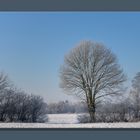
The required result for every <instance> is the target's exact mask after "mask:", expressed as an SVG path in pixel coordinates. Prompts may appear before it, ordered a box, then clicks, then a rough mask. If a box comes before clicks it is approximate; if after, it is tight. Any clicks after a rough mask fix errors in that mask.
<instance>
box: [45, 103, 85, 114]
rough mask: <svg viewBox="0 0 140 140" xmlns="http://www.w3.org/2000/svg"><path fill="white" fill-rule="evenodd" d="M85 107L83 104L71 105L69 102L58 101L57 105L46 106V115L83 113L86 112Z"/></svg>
mask: <svg viewBox="0 0 140 140" xmlns="http://www.w3.org/2000/svg"><path fill="white" fill-rule="evenodd" d="M87 110H88V109H87V106H86V104H85V103H81V102H77V103H72V102H69V101H67V100H66V101H59V102H57V103H50V104H48V105H47V113H48V114H60V113H85V112H87Z"/></svg>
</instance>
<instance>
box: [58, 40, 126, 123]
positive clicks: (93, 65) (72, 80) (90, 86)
mask: <svg viewBox="0 0 140 140" xmlns="http://www.w3.org/2000/svg"><path fill="white" fill-rule="evenodd" d="M60 78H61V84H60V86H61V88H63V89H64V90H66V91H69V92H70V93H73V94H74V95H76V96H78V97H79V98H80V99H81V100H83V101H85V102H86V103H87V106H88V111H89V114H90V118H91V122H94V121H95V112H96V105H97V104H98V103H99V102H100V101H101V98H104V97H105V96H109V95H117V93H118V92H119V91H120V90H119V88H120V85H121V84H122V83H123V82H124V81H125V80H126V77H125V75H124V74H123V71H122V69H121V68H120V66H119V64H118V62H117V58H116V56H115V55H114V54H113V53H112V52H111V51H110V50H109V49H107V48H106V47H105V46H104V45H102V44H99V43H94V42H91V41H82V42H81V43H80V44H79V45H78V46H77V47H75V48H73V49H72V50H71V52H70V53H69V54H67V55H66V56H65V59H64V65H63V66H62V67H61V70H60Z"/></svg>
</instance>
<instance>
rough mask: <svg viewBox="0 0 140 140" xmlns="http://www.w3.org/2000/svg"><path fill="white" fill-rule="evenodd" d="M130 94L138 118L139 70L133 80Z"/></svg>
mask: <svg viewBox="0 0 140 140" xmlns="http://www.w3.org/2000/svg"><path fill="white" fill-rule="evenodd" d="M130 95H131V100H132V104H133V107H134V117H135V118H136V119H138V118H139V117H140V116H139V111H140V72H138V73H137V74H136V76H135V77H134V79H133V80H132V90H131V92H130Z"/></svg>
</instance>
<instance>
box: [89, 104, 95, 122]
mask: <svg viewBox="0 0 140 140" xmlns="http://www.w3.org/2000/svg"><path fill="white" fill-rule="evenodd" d="M88 110H89V115H90V122H95V121H96V117H95V106H93V105H89V106H88Z"/></svg>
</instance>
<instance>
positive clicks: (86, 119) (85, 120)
mask: <svg viewBox="0 0 140 140" xmlns="http://www.w3.org/2000/svg"><path fill="white" fill-rule="evenodd" d="M77 120H78V121H79V123H90V116H89V114H80V115H78V116H77Z"/></svg>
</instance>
